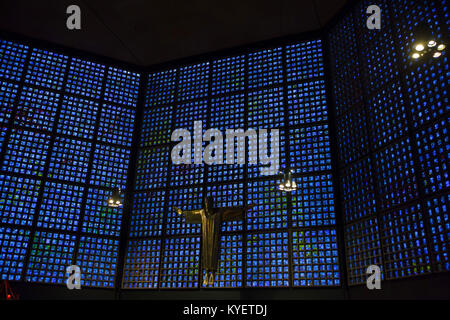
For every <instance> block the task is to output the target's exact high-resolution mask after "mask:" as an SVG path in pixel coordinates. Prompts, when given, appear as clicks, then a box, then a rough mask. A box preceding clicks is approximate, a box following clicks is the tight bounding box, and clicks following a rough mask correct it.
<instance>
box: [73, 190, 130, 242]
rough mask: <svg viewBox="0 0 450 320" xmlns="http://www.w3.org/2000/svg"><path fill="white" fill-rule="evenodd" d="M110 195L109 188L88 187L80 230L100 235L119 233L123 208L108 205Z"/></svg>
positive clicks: (116, 235)
mask: <svg viewBox="0 0 450 320" xmlns="http://www.w3.org/2000/svg"><path fill="white" fill-rule="evenodd" d="M111 195H112V191H111V190H104V189H94V188H89V189H88V194H87V200H86V208H85V211H84V219H83V227H82V229H81V231H82V232H85V233H90V234H95V235H102V236H115V237H118V236H119V235H120V225H121V222H122V213H123V208H122V207H117V208H114V207H110V206H108V204H107V200H108V199H109V198H110V197H111Z"/></svg>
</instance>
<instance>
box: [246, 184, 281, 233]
mask: <svg viewBox="0 0 450 320" xmlns="http://www.w3.org/2000/svg"><path fill="white" fill-rule="evenodd" d="M279 183H280V179H270V180H262V181H253V182H249V183H248V187H247V190H248V191H247V192H248V195H247V198H248V199H247V201H248V204H254V205H255V207H253V208H252V209H250V210H249V211H248V212H247V229H248V230H249V231H250V230H262V229H275V228H287V227H288V211H287V206H288V205H287V198H286V193H284V192H281V191H280V190H278V185H279Z"/></svg>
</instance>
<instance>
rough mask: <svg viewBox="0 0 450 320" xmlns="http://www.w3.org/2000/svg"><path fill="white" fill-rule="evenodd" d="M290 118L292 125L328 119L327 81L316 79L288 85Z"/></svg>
mask: <svg viewBox="0 0 450 320" xmlns="http://www.w3.org/2000/svg"><path fill="white" fill-rule="evenodd" d="M287 112H288V119H289V125H290V126H297V125H305V124H311V123H314V122H321V121H326V120H327V99H326V91H325V81H324V80H316V81H311V82H303V83H297V84H290V85H289V86H288V111H287Z"/></svg>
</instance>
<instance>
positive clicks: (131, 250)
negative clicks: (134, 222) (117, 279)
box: [123, 239, 161, 289]
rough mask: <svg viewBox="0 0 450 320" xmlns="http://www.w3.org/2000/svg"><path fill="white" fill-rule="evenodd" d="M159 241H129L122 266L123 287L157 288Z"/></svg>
mask: <svg viewBox="0 0 450 320" xmlns="http://www.w3.org/2000/svg"><path fill="white" fill-rule="evenodd" d="M160 253H161V239H142V240H130V242H129V243H128V252H127V256H126V263H125V266H124V272H123V273H124V276H123V287H124V288H130V289H140V288H149V289H152V288H157V287H158V280H159V278H158V275H159V264H160Z"/></svg>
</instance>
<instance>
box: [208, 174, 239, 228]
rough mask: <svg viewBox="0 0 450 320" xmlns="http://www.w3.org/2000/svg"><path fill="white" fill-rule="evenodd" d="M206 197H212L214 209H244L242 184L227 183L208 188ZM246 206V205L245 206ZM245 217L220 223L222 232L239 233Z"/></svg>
mask: <svg viewBox="0 0 450 320" xmlns="http://www.w3.org/2000/svg"><path fill="white" fill-rule="evenodd" d="M206 193H207V195H208V196H210V197H212V199H213V202H214V207H216V208H226V207H240V208H243V207H244V184H243V183H228V184H219V185H212V186H208V187H207V189H206ZM245 205H246V204H245ZM244 219H245V216H242V218H241V219H239V220H236V221H224V222H222V223H221V230H222V231H226V232H229V231H241V230H242V226H243V222H244Z"/></svg>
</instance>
